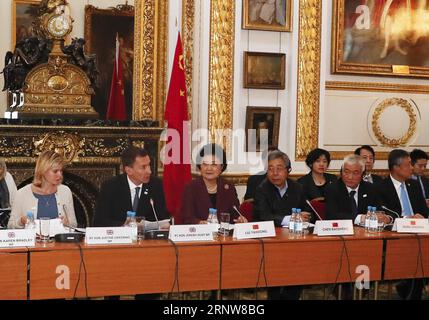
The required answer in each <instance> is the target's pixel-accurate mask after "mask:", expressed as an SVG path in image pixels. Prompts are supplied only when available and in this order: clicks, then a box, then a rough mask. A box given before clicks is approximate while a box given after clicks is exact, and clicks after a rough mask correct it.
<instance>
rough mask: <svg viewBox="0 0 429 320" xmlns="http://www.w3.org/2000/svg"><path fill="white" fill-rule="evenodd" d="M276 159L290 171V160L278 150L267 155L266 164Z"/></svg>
mask: <svg viewBox="0 0 429 320" xmlns="http://www.w3.org/2000/svg"><path fill="white" fill-rule="evenodd" d="M276 159H282V160H283V161H284V163H285V166H286V168H288V169H289V171H290V169H291V164H290V159H289V157H288V155H287V154H286V153H284V152H282V151H280V150H274V151H271V152H270V153H269V154H268V162H270V161H272V160H276Z"/></svg>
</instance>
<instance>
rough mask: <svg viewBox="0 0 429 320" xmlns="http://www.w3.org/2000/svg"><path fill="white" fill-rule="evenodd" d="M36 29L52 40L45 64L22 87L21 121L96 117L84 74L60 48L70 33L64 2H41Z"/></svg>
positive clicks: (71, 24) (89, 84) (71, 27)
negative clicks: (23, 98) (23, 99)
mask: <svg viewBox="0 0 429 320" xmlns="http://www.w3.org/2000/svg"><path fill="white" fill-rule="evenodd" d="M39 12H40V16H39V17H38V19H37V25H36V29H37V31H38V34H39V36H42V37H44V38H46V39H49V40H51V41H52V50H51V53H50V55H49V59H48V62H47V63H44V64H40V65H38V66H37V67H35V68H33V69H32V70H31V71H30V72H29V73H28V75H27V77H26V79H25V83H24V87H23V92H24V94H25V103H24V106H23V109H22V110H21V111H20V112H19V114H20V117H23V118H35V117H37V118H65V117H67V118H69V117H73V118H97V117H98V113H97V112H95V110H94V108H93V107H92V106H91V95H92V94H94V90H93V88H92V86H91V81H90V79H89V78H88V76H87V75H86V73H85V72H84V71H83V70H82V69H81V68H79V67H77V66H76V65H73V64H71V63H70V62H69V57H68V56H67V55H66V54H64V52H63V50H62V48H63V47H64V42H65V39H66V38H67V36H68V35H69V34H70V33H71V32H72V30H73V19H72V17H71V16H70V14H69V12H70V9H69V5H68V3H67V1H66V0H44V1H42V3H41V7H40V9H39Z"/></svg>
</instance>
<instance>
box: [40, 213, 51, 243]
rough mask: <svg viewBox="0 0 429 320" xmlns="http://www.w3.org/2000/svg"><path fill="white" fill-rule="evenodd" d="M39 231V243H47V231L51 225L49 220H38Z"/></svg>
mask: <svg viewBox="0 0 429 320" xmlns="http://www.w3.org/2000/svg"><path fill="white" fill-rule="evenodd" d="M39 220H40V224H39V227H40V230H39V234H40V241H41V242H49V231H50V227H51V226H50V224H51V219H50V218H40V219H39Z"/></svg>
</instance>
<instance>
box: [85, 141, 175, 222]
mask: <svg viewBox="0 0 429 320" xmlns="http://www.w3.org/2000/svg"><path fill="white" fill-rule="evenodd" d="M121 162H122V167H123V170H124V172H125V173H124V174H121V175H119V176H116V177H114V178H112V179H110V180H108V181H106V182H105V183H103V185H102V186H101V189H100V194H99V196H98V199H97V204H96V207H95V215H94V226H95V227H120V226H123V225H124V223H125V220H126V218H127V211H135V212H136V216H144V217H145V218H146V220H149V221H156V218H155V213H154V211H153V209H152V205H151V203H150V199H152V200H153V203H154V207H155V211H156V214H157V217H158V219H159V220H164V219H169V218H170V217H169V215H168V213H167V210H166V206H165V198H164V191H163V186H162V181H161V180H160V179H159V178H157V177H155V176H152V171H151V168H150V158H149V154H148V152H147V151H146V150H144V149H140V148H137V147H129V148H128V149H127V150H125V151H124V153H123V154H122V157H121Z"/></svg>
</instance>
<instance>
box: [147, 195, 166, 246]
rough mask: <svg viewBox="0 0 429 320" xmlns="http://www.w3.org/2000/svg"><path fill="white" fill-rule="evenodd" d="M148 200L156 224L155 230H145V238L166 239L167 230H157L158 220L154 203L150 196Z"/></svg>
mask: <svg viewBox="0 0 429 320" xmlns="http://www.w3.org/2000/svg"><path fill="white" fill-rule="evenodd" d="M149 202H150V206H151V207H152V211H153V215H154V216H155V220H156V225H157V226H158V229H157V230H149V231H146V232H145V239H152V240H157V239H168V233H169V231H168V230H159V228H160V227H159V220H158V215H157V214H156V210H155V205H154V201H153V199H152V198H150V199H149Z"/></svg>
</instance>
